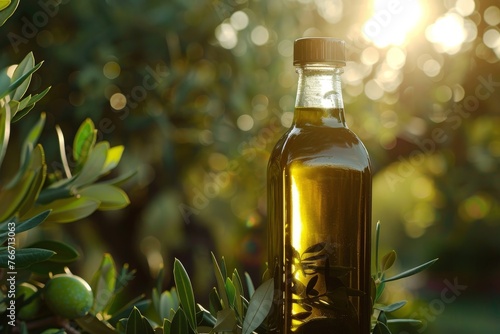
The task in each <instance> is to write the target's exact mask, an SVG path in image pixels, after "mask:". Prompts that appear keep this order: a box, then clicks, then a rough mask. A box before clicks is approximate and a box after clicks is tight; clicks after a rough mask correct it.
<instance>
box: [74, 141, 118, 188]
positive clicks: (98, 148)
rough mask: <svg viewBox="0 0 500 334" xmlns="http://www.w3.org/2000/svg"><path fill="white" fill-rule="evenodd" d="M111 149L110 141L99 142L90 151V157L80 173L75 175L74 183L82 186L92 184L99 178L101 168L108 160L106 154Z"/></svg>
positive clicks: (76, 185)
mask: <svg viewBox="0 0 500 334" xmlns="http://www.w3.org/2000/svg"><path fill="white" fill-rule="evenodd" d="M108 150H109V143H108V142H100V143H97V144H96V145H95V146H94V148H93V149H92V150H91V151H90V153H89V157H88V158H87V161H86V162H85V165H83V167H82V170H81V171H80V173H79V174H78V175H77V176H76V177H75V180H74V181H73V182H72V185H73V186H75V187H80V186H83V185H86V184H91V183H92V182H94V181H95V180H97V179H98V178H99V176H100V175H101V170H102V168H103V166H104V163H105V162H106V156H107V154H108Z"/></svg>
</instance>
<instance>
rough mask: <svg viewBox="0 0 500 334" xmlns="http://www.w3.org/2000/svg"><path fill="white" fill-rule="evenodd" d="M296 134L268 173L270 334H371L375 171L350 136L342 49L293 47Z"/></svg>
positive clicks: (309, 44)
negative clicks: (271, 281)
mask: <svg viewBox="0 0 500 334" xmlns="http://www.w3.org/2000/svg"><path fill="white" fill-rule="evenodd" d="M294 65H295V66H296V71H297V73H298V90H297V97H296V103H295V113H294V119H293V124H292V126H291V128H290V129H289V130H288V131H287V132H286V133H285V134H284V135H283V137H282V138H281V139H280V140H279V141H278V143H277V144H276V146H275V148H274V150H273V151H272V153H271V156H270V160H269V164H268V171H267V172H268V176H267V178H268V180H267V182H268V190H267V191H268V217H269V218H268V219H269V222H268V224H269V225H268V254H269V257H268V266H269V272H270V274H271V276H272V277H274V280H275V296H274V303H273V307H272V310H271V313H270V315H269V317H268V320H269V321H268V328H269V333H279V334H289V333H302V334H309V333H314V334H323V333H329V334H354V333H355V334H369V333H370V318H371V300H370V286H371V284H370V282H371V278H370V240H371V182H372V176H371V167H370V159H369V157H368V153H367V151H366V149H365V147H364V145H363V143H362V142H361V141H360V139H359V138H358V137H357V136H356V135H355V134H354V133H353V132H352V131H351V130H349V128H348V127H347V125H346V123H345V117H344V104H343V100H342V91H341V78H340V75H341V74H342V72H343V67H344V66H345V47H344V42H343V41H341V40H337V39H332V38H301V39H298V40H296V41H295V44H294Z"/></svg>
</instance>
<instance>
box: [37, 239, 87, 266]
mask: <svg viewBox="0 0 500 334" xmlns="http://www.w3.org/2000/svg"><path fill="white" fill-rule="evenodd" d="M28 248H34V249H36V248H41V249H47V250H50V251H53V252H54V256H52V257H51V258H50V261H51V262H58V263H64V264H68V263H71V262H74V261H76V260H77V259H78V258H79V257H80V254H78V251H77V250H76V249H75V248H73V247H71V246H70V245H68V244H65V243H63V242H60V241H56V240H42V241H37V242H35V243H33V244H31V245H30V246H29V247H28Z"/></svg>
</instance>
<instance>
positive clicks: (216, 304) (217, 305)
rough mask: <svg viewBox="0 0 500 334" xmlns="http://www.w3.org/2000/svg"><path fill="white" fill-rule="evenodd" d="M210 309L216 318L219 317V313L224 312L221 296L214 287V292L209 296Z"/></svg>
mask: <svg viewBox="0 0 500 334" xmlns="http://www.w3.org/2000/svg"><path fill="white" fill-rule="evenodd" d="M208 301H209V302H208V307H209V310H210V313H211V314H212V315H213V316H214V317H215V316H217V312H219V311H220V310H222V304H221V302H220V297H219V294H218V293H217V289H216V288H215V287H214V288H212V291H210V293H209V295H208Z"/></svg>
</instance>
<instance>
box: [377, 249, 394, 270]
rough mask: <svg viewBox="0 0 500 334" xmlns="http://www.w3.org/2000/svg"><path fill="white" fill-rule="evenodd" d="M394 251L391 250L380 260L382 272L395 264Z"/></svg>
mask: <svg viewBox="0 0 500 334" xmlns="http://www.w3.org/2000/svg"><path fill="white" fill-rule="evenodd" d="M396 257H397V256H396V251H394V250H392V251H390V252H389V253H387V254H386V255H385V256H384V257H383V258H382V268H381V270H382V271H386V270H388V269H389V268H391V267H392V265H393V264H394V262H396Z"/></svg>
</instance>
